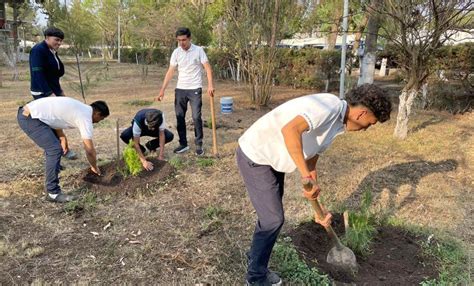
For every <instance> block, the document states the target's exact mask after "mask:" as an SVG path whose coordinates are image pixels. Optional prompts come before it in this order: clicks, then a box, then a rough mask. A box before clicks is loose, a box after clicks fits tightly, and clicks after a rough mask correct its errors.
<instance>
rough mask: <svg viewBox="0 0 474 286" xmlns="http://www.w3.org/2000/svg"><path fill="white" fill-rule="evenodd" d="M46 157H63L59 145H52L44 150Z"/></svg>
mask: <svg viewBox="0 0 474 286" xmlns="http://www.w3.org/2000/svg"><path fill="white" fill-rule="evenodd" d="M46 155H47V156H51V157H57V158H60V157H61V156H62V155H63V148H62V147H61V144H59V143H58V144H54V145H53V146H51V147H50V148H48V149H47V150H46Z"/></svg>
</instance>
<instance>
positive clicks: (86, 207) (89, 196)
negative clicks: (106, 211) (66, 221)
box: [63, 192, 97, 215]
mask: <svg viewBox="0 0 474 286" xmlns="http://www.w3.org/2000/svg"><path fill="white" fill-rule="evenodd" d="M96 205H97V195H96V194H95V193H94V192H86V193H85V194H84V195H83V196H82V197H81V198H80V199H78V200H74V201H70V202H67V203H66V204H64V207H63V209H64V212H65V213H66V214H69V215H72V214H74V213H78V212H81V211H92V210H93V209H94V208H95V206H96Z"/></svg>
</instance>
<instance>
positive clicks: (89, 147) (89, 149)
mask: <svg viewBox="0 0 474 286" xmlns="http://www.w3.org/2000/svg"><path fill="white" fill-rule="evenodd" d="M82 142H83V143H84V151H86V157H87V161H89V164H90V165H91V170H92V172H94V173H96V174H97V175H99V176H100V175H101V173H100V169H99V167H98V166H97V154H96V152H95V148H94V142H92V139H83V140H82Z"/></svg>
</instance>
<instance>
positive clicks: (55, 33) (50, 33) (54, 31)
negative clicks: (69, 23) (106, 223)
mask: <svg viewBox="0 0 474 286" xmlns="http://www.w3.org/2000/svg"><path fill="white" fill-rule="evenodd" d="M44 36H45V37H58V38H60V39H61V40H64V32H63V31H62V30H61V29H59V28H56V27H49V28H48V29H46V30H44Z"/></svg>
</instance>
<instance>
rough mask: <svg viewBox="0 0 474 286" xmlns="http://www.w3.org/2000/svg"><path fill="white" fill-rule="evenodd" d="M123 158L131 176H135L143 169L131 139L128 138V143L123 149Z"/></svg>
mask: <svg viewBox="0 0 474 286" xmlns="http://www.w3.org/2000/svg"><path fill="white" fill-rule="evenodd" d="M123 159H124V161H125V165H126V166H127V169H128V172H129V173H130V174H131V175H132V176H136V175H138V174H140V172H141V171H143V166H142V163H141V162H140V158H139V157H138V153H137V151H136V150H135V147H134V143H133V140H130V142H129V143H128V145H127V146H126V147H125V149H124V150H123Z"/></svg>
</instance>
